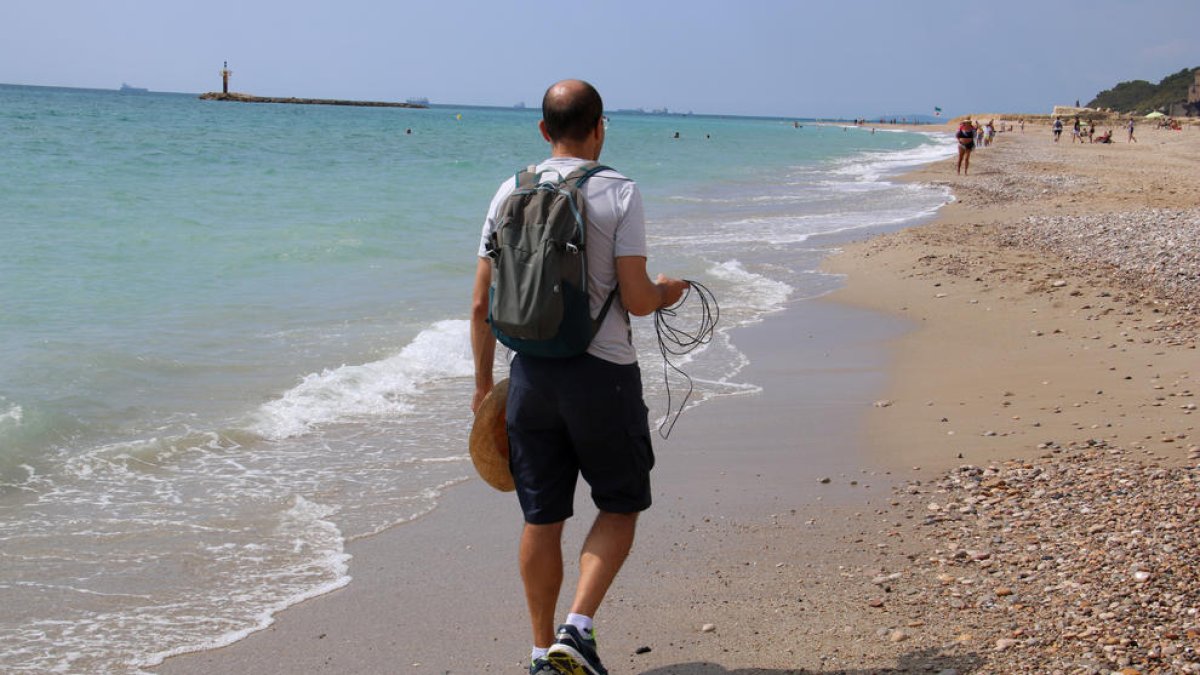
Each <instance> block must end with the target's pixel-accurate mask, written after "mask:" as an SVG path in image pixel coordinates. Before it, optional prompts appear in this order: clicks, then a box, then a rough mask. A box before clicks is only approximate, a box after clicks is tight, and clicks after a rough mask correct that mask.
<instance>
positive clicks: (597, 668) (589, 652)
mask: <svg viewBox="0 0 1200 675" xmlns="http://www.w3.org/2000/svg"><path fill="white" fill-rule="evenodd" d="M546 658H547V659H549V661H550V663H551V664H552V665H554V667H556V668H558V669H559V671H561V672H562V673H565V674H566V675H608V671H607V670H605V669H604V666H602V665H600V657H599V656H597V655H596V634H595V632H593V633H592V635H590V636H588V637H584V635H583V634H582V633H581V632H580V631H579V629H578V628H576V627H575V626H572V625H571V624H569V623H564V624H563V625H561V626H559V627H558V634H557V635H555V636H554V644H552V645H550V653H549V654H546Z"/></svg>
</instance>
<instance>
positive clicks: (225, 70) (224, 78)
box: [221, 61, 233, 94]
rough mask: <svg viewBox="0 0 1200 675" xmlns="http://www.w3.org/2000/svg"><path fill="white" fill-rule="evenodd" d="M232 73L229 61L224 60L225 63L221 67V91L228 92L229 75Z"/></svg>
mask: <svg viewBox="0 0 1200 675" xmlns="http://www.w3.org/2000/svg"><path fill="white" fill-rule="evenodd" d="M232 74H233V71H232V70H230V69H229V62H228V61H226V62H225V65H224V66H222V67H221V91H222V92H223V93H226V94H228V93H229V76H230V75H232Z"/></svg>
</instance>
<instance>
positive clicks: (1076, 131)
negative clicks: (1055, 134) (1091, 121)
mask: <svg viewBox="0 0 1200 675" xmlns="http://www.w3.org/2000/svg"><path fill="white" fill-rule="evenodd" d="M1075 141H1079V142H1080V143H1083V138H1081V137H1080V128H1079V118H1078V117H1076V118H1075V124H1073V125H1071V144H1072V145H1074V144H1075Z"/></svg>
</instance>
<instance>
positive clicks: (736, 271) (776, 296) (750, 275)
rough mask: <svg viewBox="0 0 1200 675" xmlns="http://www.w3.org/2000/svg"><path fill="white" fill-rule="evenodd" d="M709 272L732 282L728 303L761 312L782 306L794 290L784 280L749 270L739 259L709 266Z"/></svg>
mask: <svg viewBox="0 0 1200 675" xmlns="http://www.w3.org/2000/svg"><path fill="white" fill-rule="evenodd" d="M708 273H709V274H711V275H713V276H714V277H716V278H718V279H723V280H725V281H727V282H729V283H730V284H732V286H731V290H730V294H731V296H732V297H731V298H729V300H727V302H728V303H731V304H732V303H737V304H738V305H740V306H742V307H752V308H754V309H756V310H759V311H761V312H771V311H775V310H778V309H780V308H782V307H783V303H785V302H787V299H788V296H790V295H791V294H792V291H793V290H794V289H793V288H792V287H791V286H789V285H788V284H785V283H784V282H782V281H776V280H774V279H770V278H768V277H765V276H763V275H761V274H755V273H754V272H750V271H748V270H747V269H746V268H745V267H743V266H742V263H741V262H740V261H738V260H727V261H725V262H723V263H717V264H716V265H713V266H712V267H710V268H709V270H708Z"/></svg>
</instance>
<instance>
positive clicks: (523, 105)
mask: <svg viewBox="0 0 1200 675" xmlns="http://www.w3.org/2000/svg"><path fill="white" fill-rule="evenodd" d="M513 107H514V108H516V109H517V110H524V109H525V101H521V102H520V103H516V104H514V105H513Z"/></svg>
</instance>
